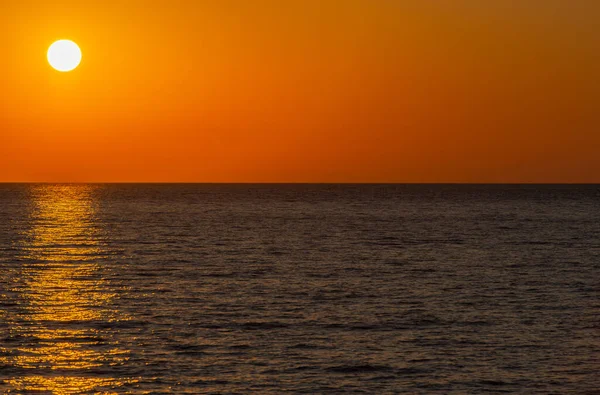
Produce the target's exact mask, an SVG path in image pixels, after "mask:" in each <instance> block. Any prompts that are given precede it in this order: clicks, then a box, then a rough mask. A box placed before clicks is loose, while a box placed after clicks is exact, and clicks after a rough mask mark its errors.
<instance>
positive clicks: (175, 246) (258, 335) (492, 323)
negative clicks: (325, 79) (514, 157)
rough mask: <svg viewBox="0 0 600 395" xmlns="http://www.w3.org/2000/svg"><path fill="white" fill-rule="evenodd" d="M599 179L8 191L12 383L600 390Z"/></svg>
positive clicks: (7, 340) (4, 370)
mask: <svg viewBox="0 0 600 395" xmlns="http://www.w3.org/2000/svg"><path fill="white" fill-rule="evenodd" d="M599 290H600V186H551V185H548V186H502V185H495V186H466V185H463V186H460V185H33V184H32V185H27V184H22V185H0V392H2V393H15V394H27V393H36V394H39V393H46V394H57V395H63V394H166V393H176V394H204V393H214V394H248V393H259V394H281V393H298V394H318V393H339V394H347V393H369V394H387V393H495V392H506V393H527V394H532V393H544V394H548V393H556V394H564V393H577V394H588V393H589V394H592V393H599V392H598V389H599V388H600V373H599V372H600V293H599Z"/></svg>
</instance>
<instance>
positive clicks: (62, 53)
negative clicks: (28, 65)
mask: <svg viewBox="0 0 600 395" xmlns="http://www.w3.org/2000/svg"><path fill="white" fill-rule="evenodd" d="M48 63H50V66H52V67H53V68H54V69H55V70H58V71H61V72H67V71H72V70H75V69H76V68H77V66H79V63H81V49H79V46H78V45H77V44H75V43H74V42H73V41H71V40H59V41H56V42H55V43H54V44H52V45H51V46H50V48H48Z"/></svg>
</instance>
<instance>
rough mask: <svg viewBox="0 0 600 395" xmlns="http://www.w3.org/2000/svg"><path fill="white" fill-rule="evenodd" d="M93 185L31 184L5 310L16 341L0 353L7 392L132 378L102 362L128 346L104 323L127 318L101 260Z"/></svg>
mask: <svg viewBox="0 0 600 395" xmlns="http://www.w3.org/2000/svg"><path fill="white" fill-rule="evenodd" d="M97 188H100V187H96V186H83V185H64V186H55V185H38V186H32V187H31V191H30V192H31V201H32V207H31V211H30V218H29V220H30V222H31V227H30V229H29V230H28V231H27V232H26V234H24V235H23V242H22V245H20V246H19V249H20V251H21V257H20V258H21V261H22V263H21V266H20V268H19V270H20V274H19V276H18V281H16V283H15V286H14V288H13V289H12V290H11V291H12V292H13V293H14V295H16V297H15V298H16V299H17V300H18V301H17V303H18V304H19V308H18V309H17V311H18V313H17V314H15V316H14V317H8V318H9V319H8V320H9V323H10V325H11V329H10V331H11V337H12V338H13V339H19V341H18V345H16V346H15V347H14V348H13V349H8V350H6V349H5V350H2V351H3V353H2V354H0V355H5V356H0V364H3V365H6V366H9V367H11V369H12V370H14V372H15V374H14V375H13V377H12V378H10V379H9V380H5V384H7V385H9V386H10V387H11V390H12V391H13V392H16V393H19V392H21V391H43V392H45V393H53V394H57V395H63V394H77V393H84V392H90V391H92V392H94V393H104V394H108V393H112V392H110V391H113V390H114V389H115V388H117V387H119V386H122V385H124V384H126V383H131V382H132V380H123V379H119V378H115V377H110V376H108V375H107V373H106V372H108V371H110V370H108V369H105V368H106V367H115V366H117V367H118V366H122V365H123V364H125V363H126V362H127V360H128V355H129V352H128V350H126V349H124V348H123V346H122V344H119V342H118V341H116V340H115V338H114V333H112V332H111V331H110V330H109V329H107V328H108V327H109V326H110V323H115V322H117V321H121V320H124V319H125V317H124V316H123V315H122V314H121V313H120V312H119V311H118V309H116V308H115V304H114V303H113V302H114V300H115V299H116V297H117V291H116V289H115V287H113V286H112V285H111V282H110V273H109V270H110V268H108V267H106V264H103V263H102V262H103V261H104V262H106V258H107V257H108V256H110V250H109V248H108V247H107V246H106V243H105V239H104V237H105V231H104V230H103V229H102V226H101V223H100V221H99V220H98V218H97V208H96V204H97V203H96V200H95V198H94V196H95V193H96V192H97ZM94 369H95V370H96V371H94Z"/></svg>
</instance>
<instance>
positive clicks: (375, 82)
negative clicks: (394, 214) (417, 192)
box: [0, 0, 600, 182]
mask: <svg viewBox="0 0 600 395" xmlns="http://www.w3.org/2000/svg"><path fill="white" fill-rule="evenodd" d="M599 20H600V1H595V0H572V1H564V0H531V1H521V0H491V1H481V0H436V1H434V0H402V1H400V0H344V1H339V0H286V1H280V0H255V1H248V0H196V1H194V0H187V1H186V0H169V1H165V0H153V1H147V0H143V1H142V0H127V1H124V0H122V1H117V0H103V1H100V0H87V1H81V0H77V1H75V0H62V1H58V0H56V1H51V0H3V1H2V2H1V4H0V33H2V37H3V40H2V57H1V59H2V61H1V62H0V169H1V170H0V181H5V182H13V181H43V182H128V181H135V182H153V181H157V182H600V154H599V153H598V150H599V149H600V27H599V26H600V25H599V24H598V21H599ZM63 38H66V39H71V40H74V41H75V42H77V43H78V44H79V46H80V47H81V49H82V51H83V62H82V64H81V66H80V67H79V68H78V69H76V70H75V71H74V72H72V73H66V74H63V73H58V72H56V71H54V70H53V69H52V68H50V66H49V65H48V63H47V61H46V50H47V48H48V46H49V45H50V44H51V43H52V42H54V41H55V40H58V39H63Z"/></svg>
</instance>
